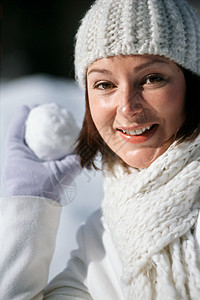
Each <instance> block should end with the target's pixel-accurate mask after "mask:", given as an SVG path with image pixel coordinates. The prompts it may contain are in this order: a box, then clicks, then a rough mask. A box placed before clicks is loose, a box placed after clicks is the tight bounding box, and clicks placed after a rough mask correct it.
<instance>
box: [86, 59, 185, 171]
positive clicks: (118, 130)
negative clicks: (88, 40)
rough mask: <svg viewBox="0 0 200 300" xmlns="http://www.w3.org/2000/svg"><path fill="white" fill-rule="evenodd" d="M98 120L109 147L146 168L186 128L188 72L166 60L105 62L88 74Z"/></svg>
mask: <svg viewBox="0 0 200 300" xmlns="http://www.w3.org/2000/svg"><path fill="white" fill-rule="evenodd" d="M87 88H88V99H89V106H90V110H91V115H92V118H93V121H94V123H95V125H96V128H97V130H98V131H99V133H100V135H101V136H102V138H103V139H104V141H105V142H106V143H107V145H108V146H109V147H110V148H111V149H112V151H113V152H115V153H116V154H117V155H118V156H119V157H120V158H121V159H122V160H123V161H125V162H126V163H127V164H128V165H130V166H132V167H135V168H146V167H148V166H150V164H151V163H152V162H153V161H154V160H155V159H156V158H158V157H159V156H160V155H161V154H163V153H164V152H165V151H166V150H167V148H168V147H169V146H170V145H171V143H172V142H173V141H174V138H175V135H176V133H177V131H178V129H179V128H180V127H181V125H182V124H183V121H184V118H185V114H184V102H185V93H186V84H185V79H184V75H183V72H182V70H181V69H180V68H179V67H178V66H177V65H176V64H175V63H174V62H171V61H169V60H167V59H165V58H163V57H160V56H153V55H133V56H115V57H109V58H103V59H100V60H98V61H96V62H94V63H93V64H91V65H90V66H89V68H88V70H87Z"/></svg>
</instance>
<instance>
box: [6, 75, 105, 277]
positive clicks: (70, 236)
mask: <svg viewBox="0 0 200 300" xmlns="http://www.w3.org/2000/svg"><path fill="white" fill-rule="evenodd" d="M47 102H56V103H58V104H59V105H62V106H64V107H66V108H67V109H68V110H70V111H71V112H72V113H73V115H74V117H75V119H76V121H77V124H78V125H79V127H81V124H82V119H83V114H84V96H83V94H82V92H81V91H80V90H79V88H78V87H77V86H76V85H75V83H74V82H73V81H72V80H64V79H59V78H54V77H51V76H47V75H34V76H27V77H24V78H19V79H15V80H12V81H8V82H6V81H3V82H2V85H1V106H0V117H1V124H0V125H1V171H2V166H3V163H4V159H5V155H6V153H5V142H6V132H7V128H8V125H9V123H10V121H11V119H12V116H13V115H14V113H15V110H16V108H17V107H18V106H20V105H23V104H25V105H28V106H29V105H33V104H42V103H47ZM73 186H74V187H75V188H76V196H75V198H74V200H73V202H72V203H70V204H69V205H67V206H64V207H63V210H62V215H61V221H60V225H59V230H58V235H57V243H56V250H55V254H54V257H53V260H52V263H51V267H50V274H49V280H50V279H51V278H52V277H54V276H55V275H56V274H57V273H59V272H60V271H62V270H63V269H64V267H65V266H66V263H67V260H68V258H69V254H70V251H71V250H72V249H74V248H75V247H76V231H77V229H78V227H79V225H80V223H82V222H83V221H84V220H85V219H86V218H87V216H88V215H89V214H91V212H92V211H94V210H95V209H96V208H98V207H99V205H100V201H101V199H102V197H103V192H102V178H101V173H100V172H94V171H92V172H89V171H86V170H84V171H83V173H82V174H81V175H79V176H78V177H77V178H76V179H75V181H74V183H73ZM2 194H3V186H1V195H2Z"/></svg>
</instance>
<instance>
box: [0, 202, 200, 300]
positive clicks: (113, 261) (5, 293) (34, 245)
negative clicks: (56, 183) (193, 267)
mask: <svg viewBox="0 0 200 300" xmlns="http://www.w3.org/2000/svg"><path fill="white" fill-rule="evenodd" d="M60 213H61V208H60V207H55V206H54V205H53V202H52V201H51V200H48V199H44V198H36V197H11V198H2V199H1V200H0V247H1V249H0V299H1V300H11V299H12V300H14V299H16V300H28V299H37V300H39V299H56V300H64V299H67V300H78V299H95V300H102V299H105V300H122V299H126V295H127V292H128V291H127V287H125V286H124V285H123V284H122V282H121V280H120V278H121V274H122V266H121V263H120V260H119V257H118V254H117V251H116V249H115V247H114V244H113V242H112V238H111V236H110V234H109V232H107V231H106V230H105V229H104V228H103V226H102V223H101V212H100V210H99V211H97V212H95V213H94V214H93V215H92V216H91V217H90V218H89V219H88V221H87V222H86V224H85V225H83V226H82V227H81V228H80V229H79V231H78V235H77V240H78V245H79V249H77V250H75V251H73V252H72V258H71V260H70V261H69V263H68V267H67V268H66V269H65V270H64V271H63V272H62V273H61V274H59V275H58V276H57V277H56V278H55V279H54V280H53V281H52V282H51V283H50V284H49V285H48V286H47V287H46V285H47V279H48V271H49V265H50V261H51V258H52V255H53V252H54V247H55V240H56V233H57V229H58V224H59V218H60ZM68 230H70V229H68ZM66 235H67V230H66ZM194 235H195V239H196V241H197V247H198V248H199V255H200V217H199V218H198V221H197V224H196V228H195V231H194Z"/></svg>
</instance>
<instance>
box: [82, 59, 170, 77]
mask: <svg viewBox="0 0 200 300" xmlns="http://www.w3.org/2000/svg"><path fill="white" fill-rule="evenodd" d="M155 63H162V64H168V62H167V61H164V60H161V59H155V60H153V61H152V60H151V61H148V62H146V63H144V64H141V65H139V66H137V67H135V68H133V71H134V72H136V73H137V72H139V71H141V70H142V69H145V68H148V67H150V66H151V65H153V64H155ZM91 73H100V74H108V75H112V72H111V71H109V70H107V69H98V68H96V69H92V70H90V71H89V72H88V75H90V74H91Z"/></svg>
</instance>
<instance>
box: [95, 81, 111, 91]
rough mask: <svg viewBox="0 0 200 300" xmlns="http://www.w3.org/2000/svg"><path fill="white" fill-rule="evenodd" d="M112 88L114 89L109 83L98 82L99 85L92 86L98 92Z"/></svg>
mask: <svg viewBox="0 0 200 300" xmlns="http://www.w3.org/2000/svg"><path fill="white" fill-rule="evenodd" d="M113 87H114V85H113V84H112V83H110V82H100V83H96V84H95V85H94V88H95V89H99V90H108V89H111V88H113Z"/></svg>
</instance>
